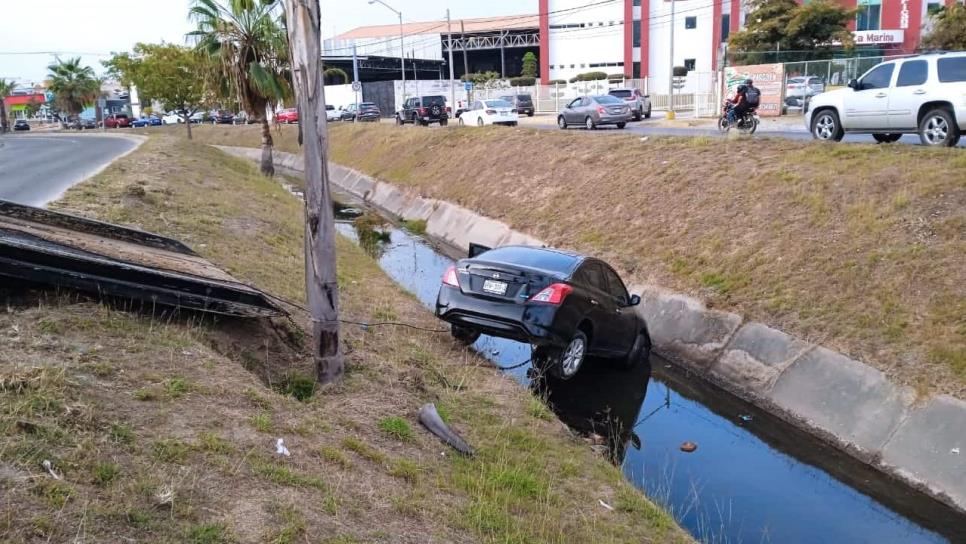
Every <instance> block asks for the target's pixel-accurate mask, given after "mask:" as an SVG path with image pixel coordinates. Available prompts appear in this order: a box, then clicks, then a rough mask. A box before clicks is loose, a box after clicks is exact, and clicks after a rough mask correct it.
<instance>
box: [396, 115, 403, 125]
mask: <svg viewBox="0 0 966 544" xmlns="http://www.w3.org/2000/svg"><path fill="white" fill-rule="evenodd" d="M396 124H397V125H402V124H403V120H402V117H400V116H399V114H396Z"/></svg>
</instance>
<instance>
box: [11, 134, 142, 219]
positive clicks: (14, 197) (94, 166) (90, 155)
mask: <svg viewBox="0 0 966 544" xmlns="http://www.w3.org/2000/svg"><path fill="white" fill-rule="evenodd" d="M136 145H137V143H136V142H135V141H134V140H130V139H127V138H119V137H116V136H100V135H97V136H95V135H83V136H67V135H63V136H62V135H40V134H38V135H27V134H7V135H5V136H0V199H2V200H10V201H13V202H18V203H20V204H28V205H31V206H43V205H45V204H47V203H48V202H50V201H52V200H55V199H56V198H57V197H59V196H60V195H61V194H63V192H64V191H66V190H67V189H69V188H70V186H71V185H74V184H75V183H77V182H79V181H82V180H84V179H86V178H88V177H90V176H91V175H93V174H95V173H97V172H99V171H100V170H101V169H102V168H103V167H105V166H107V165H108V164H110V162H111V161H113V160H114V159H116V158H117V157H119V156H120V155H122V154H123V153H125V152H127V151H130V150H132V149H134V147H135V146H136Z"/></svg>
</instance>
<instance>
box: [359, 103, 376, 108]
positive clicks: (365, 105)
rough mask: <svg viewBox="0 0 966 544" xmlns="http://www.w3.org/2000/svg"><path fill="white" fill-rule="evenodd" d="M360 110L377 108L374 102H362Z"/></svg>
mask: <svg viewBox="0 0 966 544" xmlns="http://www.w3.org/2000/svg"><path fill="white" fill-rule="evenodd" d="M359 107H360V108H375V107H376V105H375V104H374V103H372V102H362V103H360V104H359Z"/></svg>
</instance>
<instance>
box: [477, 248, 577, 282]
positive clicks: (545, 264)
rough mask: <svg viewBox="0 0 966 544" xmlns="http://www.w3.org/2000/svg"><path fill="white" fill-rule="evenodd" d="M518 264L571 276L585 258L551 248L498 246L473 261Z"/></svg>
mask: <svg viewBox="0 0 966 544" xmlns="http://www.w3.org/2000/svg"><path fill="white" fill-rule="evenodd" d="M477 259H478V260H480V261H496V262H505V263H508V264H518V265H520V266H526V267H528V268H536V269H541V270H545V271H548V272H554V273H559V274H564V275H569V274H571V273H572V272H573V271H574V270H575V269H576V268H577V266H579V265H580V263H582V262H583V261H584V260H586V259H587V256H586V255H584V254H582V253H576V252H573V251H568V250H564V249H556V248H551V247H537V246H523V245H511V246H500V247H497V248H494V249H490V250H488V251H485V252H483V253H481V254H479V255H477V256H476V257H475V258H474V259H473V260H477Z"/></svg>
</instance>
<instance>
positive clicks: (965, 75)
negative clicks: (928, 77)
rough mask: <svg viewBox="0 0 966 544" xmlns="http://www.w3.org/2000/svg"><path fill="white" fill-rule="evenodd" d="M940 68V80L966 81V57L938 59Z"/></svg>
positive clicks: (947, 81) (945, 81)
mask: <svg viewBox="0 0 966 544" xmlns="http://www.w3.org/2000/svg"><path fill="white" fill-rule="evenodd" d="M936 66H937V68H939V81H942V82H943V83H949V82H952V81H966V57H952V58H948V59H939V60H938V61H936Z"/></svg>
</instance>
